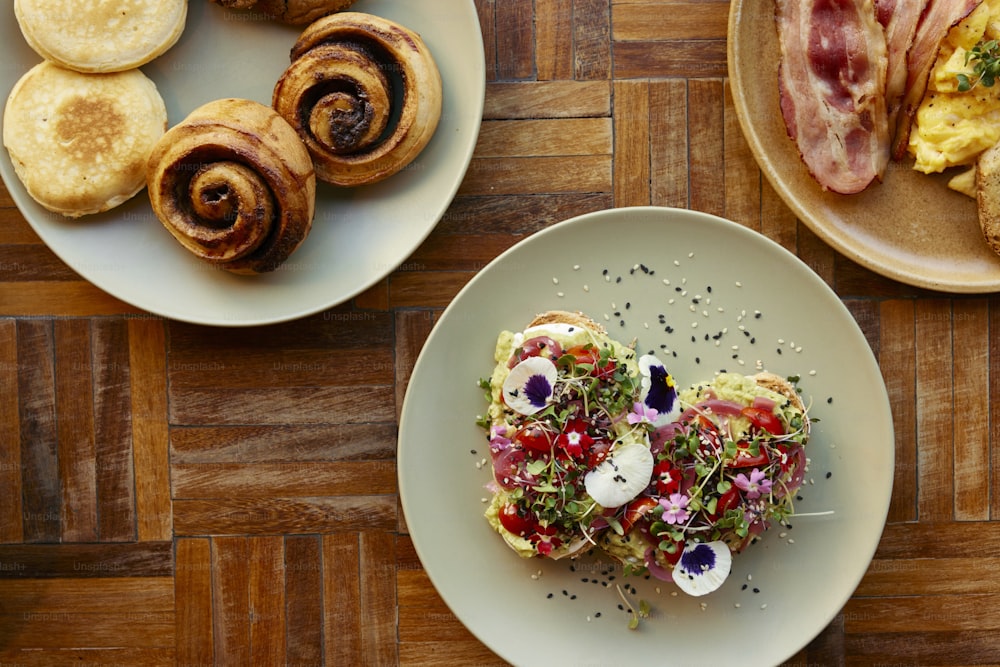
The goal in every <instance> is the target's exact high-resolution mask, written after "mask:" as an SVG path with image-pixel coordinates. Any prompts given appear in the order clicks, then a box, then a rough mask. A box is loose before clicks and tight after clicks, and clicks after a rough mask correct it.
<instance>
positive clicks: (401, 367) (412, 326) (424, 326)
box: [395, 310, 436, 423]
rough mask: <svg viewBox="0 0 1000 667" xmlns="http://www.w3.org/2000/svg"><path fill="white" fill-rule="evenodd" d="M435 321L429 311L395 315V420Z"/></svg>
mask: <svg viewBox="0 0 1000 667" xmlns="http://www.w3.org/2000/svg"><path fill="white" fill-rule="evenodd" d="M435 322H436V319H435V317H434V314H433V313H431V312H429V311H407V310H401V311H399V312H398V313H397V314H396V332H397V334H396V351H395V354H396V365H397V368H396V420H397V423H398V420H399V415H400V413H401V412H402V409H403V399H404V398H405V396H406V389H407V387H408V386H409V382H410V376H411V374H412V373H413V367H414V365H415V364H416V363H417V357H418V356H420V351H421V350H422V349H423V346H424V342H426V340H427V337H428V336H429V335H430V333H431V329H432V328H433V327H434V323H435Z"/></svg>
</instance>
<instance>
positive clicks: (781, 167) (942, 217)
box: [729, 0, 1000, 293]
mask: <svg viewBox="0 0 1000 667" xmlns="http://www.w3.org/2000/svg"><path fill="white" fill-rule="evenodd" d="M777 70H778V44H777V34H776V31H775V28H774V4H773V2H761V1H760V0H733V2H732V8H731V10H730V15H729V78H730V84H731V86H732V91H733V100H734V102H735V105H736V113H737V116H738V117H739V120H740V124H741V125H742V127H743V133H744V135H745V136H746V139H747V142H748V143H749V144H750V148H751V150H752V151H753V154H754V157H755V158H756V159H757V162H758V164H759V165H760V168H761V170H762V171H763V172H764V174H765V175H766V176H767V178H768V180H769V181H770V182H771V184H772V185H773V186H774V188H775V190H776V191H777V192H778V194H779V195H780V196H781V198H782V199H783V200H784V201H785V203H786V204H788V206H789V207H790V208H791V209H792V210H793V211H794V212H795V214H796V215H797V216H798V217H799V219H800V220H802V222H804V223H805V224H806V225H808V226H809V228H810V229H812V230H813V231H814V232H815V233H816V234H817V235H819V236H820V237H821V238H822V239H823V240H824V241H826V242H827V243H829V244H830V245H831V246H833V247H834V248H835V249H837V250H838V251H840V252H841V253H843V254H844V255H846V256H848V257H850V258H851V259H853V260H854V261H856V262H858V263H859V264H861V265H863V266H866V267H868V268H869V269H871V270H872V271H875V272H877V273H880V274H882V275H884V276H888V277H889V278H893V279H895V280H899V281H902V282H904V283H908V284H910V285H915V286H918V287H926V288H930V289H936V290H942V291H948V292H968V293H980V292H992V291H995V290H997V289H1000V257H998V256H996V255H995V254H994V253H993V252H992V251H991V250H990V249H989V248H988V247H987V245H986V243H985V241H984V240H983V237H982V233H981V232H980V230H979V223H978V220H977V218H976V207H975V202H973V201H972V200H971V199H969V198H968V197H965V196H963V195H959V194H957V193H955V192H952V191H951V190H949V189H948V188H947V187H946V182H947V180H948V176H934V177H931V176H925V175H923V174H920V173H918V172H915V171H912V169H911V168H910V166H911V163H910V162H905V163H894V164H891V165H890V167H889V170H888V173H887V174H886V178H885V180H884V182H883V183H881V184H878V183H876V184H874V185H872V186H871V187H869V188H868V190H866V191H865V192H863V193H861V194H859V195H851V196H845V195H837V194H833V193H829V192H823V191H822V190H821V189H820V187H819V186H818V185H817V183H816V181H815V180H813V178H812V177H811V176H810V175H809V173H808V171H807V170H806V168H805V166H804V165H803V163H802V161H801V160H800V159H799V153H798V150H797V149H796V147H795V145H794V143H793V142H792V141H791V140H790V139H789V138H788V135H787V133H786V131H785V126H784V123H783V122H782V119H781V113H780V110H779V108H778V87H777V76H778V74H777Z"/></svg>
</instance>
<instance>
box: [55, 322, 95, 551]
mask: <svg viewBox="0 0 1000 667" xmlns="http://www.w3.org/2000/svg"><path fill="white" fill-rule="evenodd" d="M55 348H56V349H55V354H56V396H55V400H56V414H57V416H58V425H57V432H58V456H59V477H60V481H61V484H60V486H61V492H62V535H61V538H62V541H64V542H95V541H97V537H98V530H97V452H96V448H95V444H94V400H93V381H94V374H93V364H92V358H91V354H90V351H91V350H90V324H89V322H87V320H56V322H55Z"/></svg>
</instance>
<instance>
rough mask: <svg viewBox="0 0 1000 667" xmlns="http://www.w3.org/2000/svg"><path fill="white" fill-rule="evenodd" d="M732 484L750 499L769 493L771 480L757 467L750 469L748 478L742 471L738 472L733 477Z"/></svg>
mask: <svg viewBox="0 0 1000 667" xmlns="http://www.w3.org/2000/svg"><path fill="white" fill-rule="evenodd" d="M733 484H735V485H736V486H737V488H739V489H740V490H742V491H744V492H746V494H747V498H749V499H750V500H754V499H756V498H760V497H761V495H762V494H767V493H771V480H769V479H767V475H766V474H765V473H764V472H762V471H761V470H759V469H757V468H754V469H753V470H751V471H750V477H749V478H748V477H747V476H746V475H744V474H743V473H740V474H738V475H737V476H736V477H735V478H734V479H733Z"/></svg>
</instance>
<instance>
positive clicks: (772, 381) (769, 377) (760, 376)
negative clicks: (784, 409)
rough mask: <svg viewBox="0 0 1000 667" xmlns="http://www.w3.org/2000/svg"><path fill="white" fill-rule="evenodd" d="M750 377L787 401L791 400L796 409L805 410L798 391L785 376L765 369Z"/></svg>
mask: <svg viewBox="0 0 1000 667" xmlns="http://www.w3.org/2000/svg"><path fill="white" fill-rule="evenodd" d="M750 377H752V378H753V379H754V381H755V382H756V383H757V384H758V385H760V386H761V387H764V388H765V389H770V390H771V391H773V392H775V393H778V394H781V395H782V396H784V397H785V398H787V399H788V400H789V402H791V404H792V405H793V406H794V407H796V408H797V409H798V410H800V411H802V412H805V411H806V406H805V404H803V403H802V397H801V396H799V392H798V391H796V390H795V387H794V386H793V385H792V383H791V382H789V381H788V380H786V379H785V378H783V377H781V376H780V375H775V374H774V373H768V372H766V371H763V372H760V373H757V374H756V375H752V376H750Z"/></svg>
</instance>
